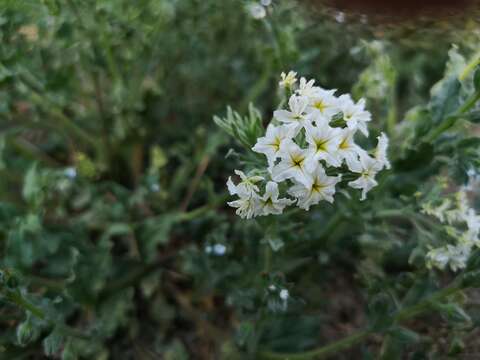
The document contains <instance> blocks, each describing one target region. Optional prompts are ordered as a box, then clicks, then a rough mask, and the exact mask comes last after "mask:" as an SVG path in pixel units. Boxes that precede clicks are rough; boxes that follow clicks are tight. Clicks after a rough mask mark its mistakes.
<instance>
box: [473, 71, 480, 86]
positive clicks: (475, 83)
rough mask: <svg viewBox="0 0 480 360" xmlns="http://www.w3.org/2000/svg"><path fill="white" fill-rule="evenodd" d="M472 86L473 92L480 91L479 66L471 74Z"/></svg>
mask: <svg viewBox="0 0 480 360" xmlns="http://www.w3.org/2000/svg"><path fill="white" fill-rule="evenodd" d="M473 86H474V87H475V91H477V92H478V91H480V66H477V69H476V70H475V73H474V74H473Z"/></svg>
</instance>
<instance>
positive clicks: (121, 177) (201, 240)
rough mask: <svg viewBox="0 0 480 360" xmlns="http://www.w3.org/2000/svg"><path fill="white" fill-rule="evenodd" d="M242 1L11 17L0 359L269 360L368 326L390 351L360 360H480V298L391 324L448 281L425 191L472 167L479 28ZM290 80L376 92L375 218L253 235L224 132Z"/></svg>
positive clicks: (321, 218) (30, 10)
mask: <svg viewBox="0 0 480 360" xmlns="http://www.w3.org/2000/svg"><path fill="white" fill-rule="evenodd" d="M248 5H249V3H248V2H246V1H240V0H225V1H214V0H202V1H200V0H137V1H129V0H117V1H113V0H95V1H94V0H84V1H75V0H62V1H61V0H43V1H36V0H35V1H34V0H24V1H16V0H5V1H3V2H2V5H1V6H0V40H1V41H0V131H1V132H0V175H1V176H0V267H1V269H2V271H1V277H0V282H1V285H0V292H1V293H2V294H3V297H2V302H1V305H0V323H1V325H0V329H1V332H0V358H2V359H3V358H5V359H17V358H18V359H41V358H43V356H48V357H52V358H62V359H160V358H162V359H172V360H173V359H175V360H178V359H217V358H218V359H245V358H253V359H255V358H260V357H266V358H272V357H271V356H273V358H275V355H272V354H271V353H268V352H261V351H260V350H259V349H268V350H272V351H277V352H300V351H305V350H308V349H311V348H314V347H318V346H319V345H320V344H325V343H328V342H330V341H333V340H337V339H339V338H341V337H343V336H345V335H347V334H350V333H351V332H352V331H353V330H354V329H357V328H361V327H363V326H366V325H368V324H374V327H375V329H376V330H379V329H380V330H382V331H383V330H384V331H383V333H384V336H383V337H382V336H377V337H374V338H373V339H371V340H370V341H368V342H366V343H365V344H363V345H359V347H358V348H357V349H356V350H355V351H357V350H360V351H361V354H362V358H365V359H373V358H380V357H383V358H385V359H395V358H399V359H400V358H405V357H402V356H407V354H408V356H416V357H409V358H427V357H429V356H430V357H432V356H433V358H438V356H439V355H438V354H445V353H446V352H448V351H450V352H451V354H456V353H457V352H461V351H462V350H464V349H465V348H466V349H467V350H468V351H470V352H472V351H475V348H476V347H478V342H477V343H475V341H473V340H472V339H473V338H474V336H473V334H475V325H476V324H477V323H478V321H480V317H479V316H478V315H479V314H478V312H475V304H476V306H477V308H478V303H475V304H474V305H472V306H471V307H468V303H467V304H465V303H466V301H465V298H462V297H461V296H459V297H458V298H455V299H451V300H449V302H448V303H447V304H442V305H443V306H444V307H443V308H442V309H443V310H442V311H440V310H438V311H437V314H434V315H430V317H429V318H428V319H426V321H419V322H418V323H416V322H413V323H412V324H411V329H410V330H409V329H406V328H403V327H399V326H397V325H395V326H393V325H392V324H391V323H388V321H387V322H385V319H389V318H392V317H393V315H392V311H394V310H395V309H399V308H400V309H401V308H402V307H403V306H404V305H405V306H407V305H408V304H414V303H416V302H421V301H422V300H423V299H425V298H428V296H429V294H431V293H434V291H435V290H437V289H439V288H441V286H442V284H445V283H446V282H448V280H449V279H450V278H451V275H448V274H446V275H445V274H443V275H441V274H436V273H432V272H428V271H426V270H425V266H424V263H423V262H422V260H421V259H423V258H422V256H424V254H425V251H426V249H427V247H428V244H429V241H436V240H435V239H432V237H431V236H430V234H431V233H432V231H433V230H432V228H430V227H429V226H433V227H434V226H438V225H431V224H428V220H425V216H424V215H421V214H419V213H418V212H417V211H416V210H417V209H418V206H419V204H418V202H417V198H418V196H414V195H415V194H417V193H425V191H426V190H428V189H429V188H430V187H433V185H432V181H433V180H434V179H435V177H437V176H439V175H443V176H447V177H448V178H449V182H450V186H452V187H453V188H455V187H456V186H459V185H461V184H465V183H466V182H467V181H468V180H469V178H471V174H472V172H473V173H475V171H476V169H477V168H478V166H479V154H478V138H476V137H475V136H474V134H475V131H476V125H475V123H476V122H478V121H479V119H480V117H479V116H478V113H477V112H475V110H474V105H475V102H473V103H472V104H471V106H470V107H469V108H468V109H467V108H462V104H465V103H466V102H468V101H469V99H470V100H471V99H474V98H475V96H476V95H477V93H478V84H476V83H475V81H474V80H475V79H474V73H475V71H474V70H475V66H476V65H477V64H478V57H477V56H478V54H477V52H478V51H479V50H480V49H479V48H478V44H479V40H480V31H479V30H478V27H477V26H476V25H477V24H476V22H475V21H473V20H469V19H468V18H462V19H460V20H458V19H457V20H455V21H454V20H430V21H427V22H424V23H416V22H415V21H410V22H409V23H402V24H390V23H387V22H383V21H379V22H376V21H375V19H372V18H371V17H370V16H367V15H364V14H358V13H344V12H341V11H339V10H335V9H333V8H329V7H326V6H324V5H318V4H317V5H313V4H310V3H306V2H297V1H280V0H274V1H273V2H272V4H271V5H269V6H267V7H266V16H265V18H263V19H255V18H254V17H253V16H252V14H251V13H250V11H249V7H248ZM452 43H454V44H456V45H455V46H454V47H452ZM446 63H448V65H447V66H446V65H445V64H446ZM290 69H293V70H295V71H297V72H298V73H299V74H301V75H302V76H306V77H315V78H316V79H318V81H319V83H320V85H322V86H325V87H328V88H337V89H338V90H339V93H345V92H352V93H353V95H354V97H356V98H360V97H365V98H367V101H368V108H369V109H371V111H372V112H373V114H374V121H373V123H372V132H373V133H374V134H375V135H377V134H378V133H379V132H380V131H387V132H388V134H389V136H390V137H391V139H392V144H391V145H392V150H391V158H392V162H393V164H394V167H393V170H392V171H391V172H389V173H387V174H385V175H384V176H383V177H382V180H381V184H380V186H379V187H378V188H377V189H375V191H372V194H371V196H369V199H368V200H367V201H366V202H364V203H359V202H358V199H352V198H351V196H350V195H348V194H346V195H345V196H344V197H343V198H341V199H340V200H339V201H338V202H336V203H335V205H334V206H331V205H329V204H327V205H324V206H317V207H316V208H315V209H314V210H313V211H311V212H310V213H305V214H303V213H302V214H300V213H298V212H292V213H287V214H285V215H282V216H281V217H278V218H277V219H261V220H259V221H241V220H240V219H238V218H237V217H235V216H233V214H232V211H231V210H230V209H228V208H226V207H225V202H226V200H227V199H228V197H227V195H226V188H225V181H226V179H227V177H228V175H229V174H230V173H232V171H233V169H234V168H236V167H238V164H239V162H247V163H248V161H249V160H248V159H245V157H244V156H242V155H240V152H241V151H242V150H241V145H240V144H238V143H236V142H235V141H234V139H232V138H230V137H228V135H227V134H225V133H224V132H223V131H221V129H219V128H218V127H216V126H215V124H214V123H213V121H212V117H213V115H215V114H218V115H220V116H223V115H224V114H225V109H226V107H227V105H229V106H231V107H232V108H233V109H234V110H236V111H238V112H239V114H241V115H242V116H250V117H251V121H252V122H253V123H254V124H257V125H260V123H263V124H266V123H267V122H268V121H269V120H270V118H269V114H271V112H272V110H274V109H275V108H276V107H277V105H278V103H277V102H278V99H279V96H278V95H279V94H278V92H277V84H278V81H279V74H280V72H282V71H288V70H290ZM442 78H443V80H442V81H441V82H440V83H438V84H437V85H436V87H435V88H434V90H433V91H432V92H431V90H430V89H431V88H432V86H433V85H434V84H436V83H437V82H438V81H440V80H441V79H442ZM458 79H460V80H458ZM250 103H254V104H255V108H253V107H250V113H249V104H250ZM256 109H258V110H256ZM472 109H473V110H472ZM249 114H250V115H249ZM459 117H462V118H465V119H466V120H469V121H470V122H468V121H463V120H465V119H462V121H456V120H457V119H458V118H459ZM452 119H453V120H452ZM472 123H473V125H472ZM439 129H440V130H439ZM447 130H448V131H449V132H448V134H445V131H447ZM371 138H372V139H373V138H374V136H372V137H371ZM370 145H373V144H370ZM227 154H228V155H227ZM226 155H227V156H226ZM474 195H475V194H473V195H472V199H473V200H474ZM265 229H267V231H265ZM266 234H267V235H266ZM270 249H271V250H272V251H273V254H272V253H271V252H272V251H270ZM267 250H268V251H267ZM412 259H414V260H415V259H420V260H418V262H415V261H412ZM472 266H473V265H472ZM470 270H471V269H470ZM271 285H274V288H275V289H288V290H289V292H290V297H289V299H288V306H286V304H285V302H284V301H283V300H281V299H280V298H279V297H278V294H277V293H276V292H275V291H276V290H271V288H270V286H271ZM269 289H270V290H269ZM473 299H477V300H478V294H477V297H476V298H475V296H474V297H473ZM459 304H463V305H465V306H466V307H467V308H468V310H469V311H470V312H469V315H467V314H466V313H465V312H464V310H462V308H461V307H460V305H459ZM472 308H473V309H472ZM439 314H440V315H442V316H444V315H445V314H447V315H448V316H446V315H445V316H444V318H445V317H446V318H447V320H448V321H447V320H445V319H443V320H442V319H440V316H439ZM463 315H465V316H463ZM452 319H453V320H452ZM382 321H383V322H382ZM415 321H416V320H415ZM465 344H466V345H465ZM354 354H357V356H359V355H358V354H360V353H359V352H356V353H354ZM335 356H336V357H335V358H338V359H342V358H344V357H343V356H345V358H347V357H348V356H350V357H351V354H350V355H348V353H346V355H345V353H337V354H336V355H335ZM435 356H437V357H435ZM278 358H281V357H278ZM305 358H309V357H305Z"/></svg>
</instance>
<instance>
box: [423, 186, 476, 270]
mask: <svg viewBox="0 0 480 360" xmlns="http://www.w3.org/2000/svg"><path fill="white" fill-rule="evenodd" d="M422 212H423V213H425V214H427V215H430V216H434V217H436V218H437V219H438V220H439V221H440V222H441V223H443V224H445V225H446V228H445V229H446V231H447V233H448V235H450V237H451V238H453V239H454V241H455V242H454V244H448V245H445V246H442V247H439V248H435V249H431V250H430V251H429V252H428V253H427V266H428V267H429V268H432V267H436V268H439V269H441V270H444V269H445V268H446V267H447V265H448V266H450V269H452V271H457V270H459V269H463V268H465V266H466V264H467V260H468V258H469V257H470V253H471V251H472V248H473V247H474V246H480V240H479V238H478V236H479V234H480V216H478V215H477V214H476V212H475V210H474V209H473V208H471V207H470V206H469V204H468V199H467V195H466V193H465V192H464V191H459V192H458V193H456V194H455V198H454V199H453V200H452V199H450V198H446V199H444V200H443V201H442V203H441V204H440V205H438V206H433V205H432V204H431V203H426V204H424V205H423V207H422Z"/></svg>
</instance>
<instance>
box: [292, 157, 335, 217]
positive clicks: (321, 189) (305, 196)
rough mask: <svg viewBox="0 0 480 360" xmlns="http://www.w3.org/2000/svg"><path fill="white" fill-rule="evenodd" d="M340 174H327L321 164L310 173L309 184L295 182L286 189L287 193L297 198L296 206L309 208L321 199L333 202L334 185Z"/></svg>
mask: <svg viewBox="0 0 480 360" xmlns="http://www.w3.org/2000/svg"><path fill="white" fill-rule="evenodd" d="M340 180H341V176H340V175H338V176H327V175H326V174H325V170H324V169H323V167H322V166H321V165H318V166H317V169H316V170H315V171H314V172H313V173H312V174H311V175H310V181H309V182H310V185H309V186H305V184H302V183H297V184H296V185H294V186H292V187H291V188H290V189H288V194H289V195H291V196H293V197H295V198H297V199H298V202H297V205H298V207H300V208H302V209H305V210H309V209H310V206H312V205H316V204H318V203H319V202H320V201H321V200H325V201H328V202H329V203H333V195H334V194H335V186H336V185H337V183H338V182H339V181H340Z"/></svg>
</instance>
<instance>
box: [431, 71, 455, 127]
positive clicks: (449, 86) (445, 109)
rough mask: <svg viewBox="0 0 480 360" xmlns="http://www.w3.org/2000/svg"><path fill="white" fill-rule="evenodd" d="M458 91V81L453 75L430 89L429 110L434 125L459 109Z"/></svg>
mask: <svg viewBox="0 0 480 360" xmlns="http://www.w3.org/2000/svg"><path fill="white" fill-rule="evenodd" d="M460 89H461V84H460V81H458V78H457V76H455V75H451V76H449V77H448V78H446V79H444V80H442V81H441V82H439V83H437V84H436V85H435V86H434V87H433V88H432V94H431V95H432V98H431V100H430V104H429V108H430V113H431V114H432V121H433V122H434V123H435V124H438V123H440V122H441V121H443V120H444V119H445V118H446V117H448V116H449V115H452V114H453V113H454V112H455V111H456V110H457V109H458V108H459V106H460Z"/></svg>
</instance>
